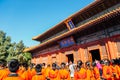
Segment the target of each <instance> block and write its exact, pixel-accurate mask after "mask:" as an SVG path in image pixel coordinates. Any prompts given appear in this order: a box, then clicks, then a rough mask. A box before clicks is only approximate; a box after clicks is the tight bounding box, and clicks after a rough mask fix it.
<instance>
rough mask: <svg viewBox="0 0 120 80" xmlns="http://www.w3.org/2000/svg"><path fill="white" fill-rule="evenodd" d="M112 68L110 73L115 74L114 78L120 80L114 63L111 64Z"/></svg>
mask: <svg viewBox="0 0 120 80" xmlns="http://www.w3.org/2000/svg"><path fill="white" fill-rule="evenodd" d="M111 68H112V73H113V74H115V78H114V79H115V80H120V79H119V66H117V65H115V66H111Z"/></svg>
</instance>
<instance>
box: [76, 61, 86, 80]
mask: <svg viewBox="0 0 120 80" xmlns="http://www.w3.org/2000/svg"><path fill="white" fill-rule="evenodd" d="M82 65H83V62H82V61H81V60H79V61H77V72H75V74H74V80H87V71H86V70H85V69H84V68H83V67H82Z"/></svg>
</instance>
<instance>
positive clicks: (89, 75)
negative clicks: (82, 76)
mask: <svg viewBox="0 0 120 80" xmlns="http://www.w3.org/2000/svg"><path fill="white" fill-rule="evenodd" d="M86 71H87V80H95V78H94V74H93V70H90V69H87V70H86Z"/></svg>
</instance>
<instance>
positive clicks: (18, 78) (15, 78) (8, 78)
mask: <svg viewBox="0 0 120 80" xmlns="http://www.w3.org/2000/svg"><path fill="white" fill-rule="evenodd" d="M4 80H24V79H22V78H21V77H7V78H5V79H4Z"/></svg>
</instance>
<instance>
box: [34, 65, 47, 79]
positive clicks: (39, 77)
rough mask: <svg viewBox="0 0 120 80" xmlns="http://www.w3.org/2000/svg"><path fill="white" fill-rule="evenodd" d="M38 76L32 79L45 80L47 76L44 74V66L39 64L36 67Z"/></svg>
mask: <svg viewBox="0 0 120 80" xmlns="http://www.w3.org/2000/svg"><path fill="white" fill-rule="evenodd" d="M35 70H36V72H37V73H36V75H34V76H33V77H32V80H45V76H44V75H43V74H42V66H41V65H40V64H37V65H36V67H35Z"/></svg>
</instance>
